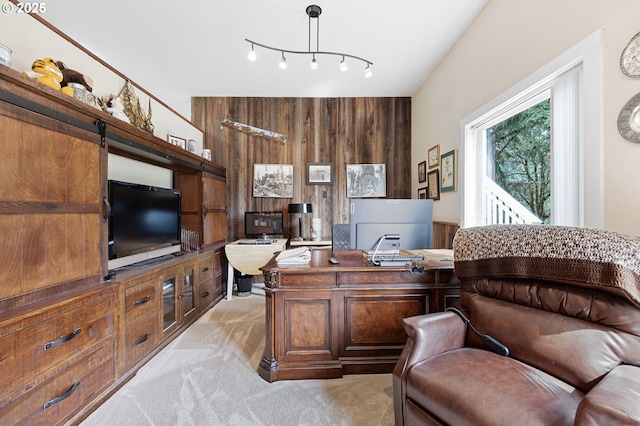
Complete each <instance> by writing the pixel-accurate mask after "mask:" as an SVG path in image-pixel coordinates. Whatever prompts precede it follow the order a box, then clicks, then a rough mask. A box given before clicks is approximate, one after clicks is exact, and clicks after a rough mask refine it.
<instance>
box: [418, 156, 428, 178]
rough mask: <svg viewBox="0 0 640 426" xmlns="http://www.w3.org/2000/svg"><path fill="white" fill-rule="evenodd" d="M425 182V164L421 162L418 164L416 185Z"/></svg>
mask: <svg viewBox="0 0 640 426" xmlns="http://www.w3.org/2000/svg"><path fill="white" fill-rule="evenodd" d="M426 180H427V162H426V161H423V162H421V163H419V164H418V183H422V182H425V181H426Z"/></svg>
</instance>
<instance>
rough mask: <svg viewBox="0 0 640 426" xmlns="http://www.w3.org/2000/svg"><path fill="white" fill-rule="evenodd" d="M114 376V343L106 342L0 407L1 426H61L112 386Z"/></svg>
mask: <svg viewBox="0 0 640 426" xmlns="http://www.w3.org/2000/svg"><path fill="white" fill-rule="evenodd" d="M114 376H115V370H114V361H113V343H107V344H106V345H103V346H102V347H100V348H99V349H98V350H96V351H95V352H92V353H91V354H89V355H88V356H86V357H85V358H82V359H80V360H79V361H77V362H76V363H74V364H73V365H71V366H70V367H68V368H67V369H65V370H63V371H61V372H60V373H58V374H56V375H54V376H53V377H51V378H50V379H49V380H47V381H45V382H44V383H42V384H40V385H39V386H36V387H35V388H33V389H31V390H30V391H29V392H27V393H25V394H23V395H21V396H20V397H19V398H17V399H15V400H14V401H11V402H10V403H9V404H7V405H5V406H3V407H2V408H0V419H1V420H2V424H7V425H36V424H38V425H54V424H60V423H62V422H63V421H65V420H68V419H69V417H71V416H72V415H73V414H74V413H75V412H77V410H78V409H80V408H81V407H83V406H84V405H86V403H87V402H88V400H90V399H91V398H93V397H94V396H96V395H97V393H98V392H100V391H101V390H102V389H104V388H106V387H107V386H109V385H111V384H112V383H113V380H114Z"/></svg>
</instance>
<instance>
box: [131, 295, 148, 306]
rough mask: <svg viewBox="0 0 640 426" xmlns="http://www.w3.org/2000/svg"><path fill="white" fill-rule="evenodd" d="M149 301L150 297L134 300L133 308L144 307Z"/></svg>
mask: <svg viewBox="0 0 640 426" xmlns="http://www.w3.org/2000/svg"><path fill="white" fill-rule="evenodd" d="M149 300H151V296H147V297H143V298H142V299H140V300H136V301H135V302H133V306H134V307H136V306H140V305H144V304H145V303H147V302H148V301H149Z"/></svg>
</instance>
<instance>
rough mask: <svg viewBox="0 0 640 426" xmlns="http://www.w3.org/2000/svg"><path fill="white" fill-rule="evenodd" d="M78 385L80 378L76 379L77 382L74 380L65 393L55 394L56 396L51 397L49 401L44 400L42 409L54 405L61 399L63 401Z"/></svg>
mask: <svg viewBox="0 0 640 426" xmlns="http://www.w3.org/2000/svg"><path fill="white" fill-rule="evenodd" d="M78 386H80V380H78V381H77V382H75V383H74V384H73V386H71V387H70V388H69V390H68V391H66V392H65V393H63V394H62V395H60V396H56V397H55V398H53V399H52V400H51V401H49V402H46V403H45V404H44V408H43V409H44V410H46V409H47V408H51V407H52V406H54V405H56V404H57V403H59V402H62V401H64V400H65V399H67V398H69V397H70V396H71V394H72V393H73V392H75V390H76V389H77V388H78Z"/></svg>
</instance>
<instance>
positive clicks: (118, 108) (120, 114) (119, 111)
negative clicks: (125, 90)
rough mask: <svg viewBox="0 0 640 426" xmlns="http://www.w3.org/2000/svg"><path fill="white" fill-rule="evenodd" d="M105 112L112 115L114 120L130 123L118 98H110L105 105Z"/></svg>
mask: <svg viewBox="0 0 640 426" xmlns="http://www.w3.org/2000/svg"><path fill="white" fill-rule="evenodd" d="M107 105H108V106H107V112H109V113H110V114H111V115H113V116H114V117H115V118H119V119H120V120H122V121H126V122H127V123H131V122H130V121H129V117H127V114H125V113H124V106H123V105H122V101H121V100H120V98H118V97H114V98H112V99H111V100H110V101H109V102H108V103H107Z"/></svg>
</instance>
